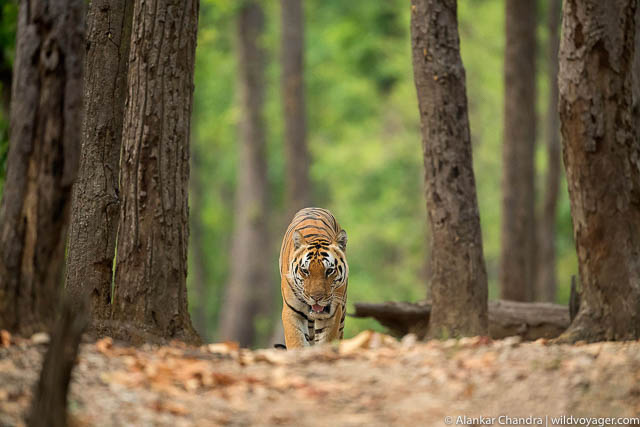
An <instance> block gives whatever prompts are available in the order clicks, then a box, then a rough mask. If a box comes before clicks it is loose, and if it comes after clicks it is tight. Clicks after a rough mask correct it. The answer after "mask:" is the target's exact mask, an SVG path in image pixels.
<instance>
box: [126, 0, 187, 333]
mask: <svg viewBox="0 0 640 427" xmlns="http://www.w3.org/2000/svg"><path fill="white" fill-rule="evenodd" d="M133 17H134V18H133V29H132V33H131V52H130V55H129V64H130V67H129V76H128V102H127V107H126V112H125V116H124V131H123V144H124V147H123V148H124V151H123V154H122V161H121V175H120V176H121V180H120V183H121V187H120V188H121V191H120V193H121V197H122V205H121V209H120V225H119V233H118V253H117V263H116V279H115V280H116V281H115V289H114V302H113V320H114V321H115V322H114V324H113V326H114V328H115V332H114V335H115V336H117V337H119V338H122V339H126V340H130V341H133V342H140V341H147V340H149V339H153V338H154V337H156V338H159V339H170V338H177V339H181V340H184V341H188V342H194V341H198V340H199V338H198V336H197V334H196V332H195V330H194V329H193V326H192V325H191V319H190V317H189V312H188V310H187V286H186V277H187V241H188V237H189V210H188V209H189V208H188V189H189V130H190V129H189V126H190V121H191V107H192V98H193V70H194V63H195V61H194V59H195V48H196V33H197V24H198V0H146V1H145V0H136V1H135V3H134V9H133Z"/></svg>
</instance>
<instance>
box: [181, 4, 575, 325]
mask: <svg viewBox="0 0 640 427" xmlns="http://www.w3.org/2000/svg"><path fill="white" fill-rule="evenodd" d="M232 4H234V2H228V1H222V0H203V1H202V12H201V18H200V33H199V43H198V53H197V65H196V93H195V97H196V107H195V118H194V141H193V143H194V145H196V146H197V147H199V149H198V151H199V152H200V153H201V154H202V158H203V167H201V168H198V170H196V171H194V175H195V176H194V178H197V179H202V181H203V182H206V188H207V194H206V206H205V208H204V209H203V211H202V212H193V214H195V215H199V217H200V218H201V220H202V221H203V222H204V224H205V226H206V234H207V236H206V239H205V240H206V241H207V247H206V248H205V249H206V253H207V256H208V257H209V260H210V261H209V265H210V272H209V277H208V286H209V289H210V290H211V293H210V297H209V299H208V301H207V304H208V309H209V313H210V319H211V322H212V326H214V325H215V322H216V316H217V313H218V310H219V306H220V296H221V293H222V289H223V287H224V285H225V283H226V279H227V272H228V261H229V255H228V254H229V250H230V240H231V236H230V233H231V230H232V226H233V193H234V185H235V175H236V164H235V160H236V159H237V152H236V150H237V145H236V138H237V134H236V126H237V119H238V117H239V114H241V112H239V111H238V109H237V108H238V107H237V103H236V102H235V96H236V95H235V94H234V91H233V89H234V87H235V84H236V82H235V75H236V73H235V61H236V54H235V51H234V43H235V42H234V36H235V29H234V25H233V13H234V7H233V6H232ZM263 5H264V7H265V12H266V17H267V25H266V33H265V36H264V39H263V44H264V47H265V49H266V50H267V52H268V65H267V68H266V80H267V82H266V84H267V87H266V101H265V102H266V105H265V110H264V117H265V123H266V125H267V140H268V154H267V155H268V162H269V172H268V176H269V184H270V189H271V194H270V196H271V197H270V199H271V208H272V217H271V237H272V245H271V247H269V248H265V252H264V256H266V257H269V259H271V260H272V261H273V269H272V273H273V286H274V294H275V295H274V304H276V306H277V307H278V309H277V310H275V313H274V318H273V319H271V322H275V321H278V318H277V316H279V311H280V310H279V307H280V306H281V305H280V304H281V302H280V297H279V290H278V288H279V279H278V273H277V260H278V250H279V245H280V239H281V236H282V233H283V231H284V229H285V227H286V225H287V224H288V221H289V220H290V218H285V217H284V211H285V210H284V206H283V204H284V197H283V194H284V184H285V183H284V166H285V165H284V154H283V146H282V127H283V124H282V106H281V101H280V80H279V79H280V66H279V58H280V41H279V37H280V28H279V27H280V22H279V21H280V10H279V2H263ZM409 13H410V5H409V3H408V2H405V1H401V0H388V1H385V2H371V1H368V0H354V1H350V2H344V1H340V0H323V1H319V0H315V1H308V2H305V14H306V23H305V24H306V29H305V37H306V40H305V42H306V50H305V66H306V71H305V87H306V100H307V117H308V138H309V145H310V150H311V153H312V158H313V161H312V168H311V177H312V181H313V185H314V199H315V201H316V204H318V205H321V206H323V207H327V208H328V209H330V210H331V211H333V213H334V214H335V215H336V216H337V218H338V220H339V221H340V223H341V224H342V226H343V227H344V228H345V229H346V230H347V232H348V234H349V245H348V257H349V265H350V270H351V273H350V281H349V302H350V303H353V302H356V301H384V300H418V299H421V298H424V296H425V293H426V288H427V284H426V280H425V259H426V257H427V241H428V240H427V239H428V237H427V236H428V231H427V227H426V209H425V203H424V197H423V183H422V180H423V172H422V149H421V140H420V132H419V129H420V125H419V115H418V109H417V102H416V94H415V87H414V84H413V74H412V73H413V72H412V67H411V46H410V34H409V18H410V16H409ZM545 16H546V14H543V13H542V12H541V20H542V19H544V17H545ZM459 20H460V34H461V50H462V57H463V61H464V64H465V68H466V72H467V91H468V98H469V113H470V122H471V133H472V140H473V148H474V167H475V173H476V180H477V186H478V199H479V205H480V215H481V222H482V228H483V240H484V252H485V258H486V262H487V269H488V273H489V282H490V295H491V296H492V297H494V298H495V297H496V296H497V293H498V292H497V272H498V259H499V251H500V204H501V191H500V180H501V162H502V155H501V140H502V119H503V111H502V108H503V99H502V98H503V68H502V67H503V50H504V3H503V2H502V1H497V0H491V1H489V0H487V1H464V2H459ZM540 28H541V29H540V37H539V38H540V43H541V47H540V55H539V57H540V60H539V66H538V69H539V82H540V83H539V86H538V87H539V99H540V102H539V105H540V108H539V123H540V126H539V128H540V132H539V135H540V137H539V144H538V150H539V153H538V156H537V167H538V173H539V177H540V179H539V181H540V183H542V182H543V180H542V178H543V177H544V173H545V170H546V156H545V153H544V144H545V140H544V135H545V133H544V131H543V127H544V117H545V115H544V113H545V109H546V105H547V87H548V82H547V75H546V63H545V61H546V53H545V52H546V45H545V44H543V43H545V42H546V37H547V35H546V27H545V26H544V25H543V24H541V25H540ZM539 188H542V186H539ZM540 196H541V194H540ZM540 199H541V197H540ZM557 249H558V279H559V284H560V290H559V292H558V299H559V301H561V302H566V300H567V299H566V298H567V296H568V284H569V281H570V276H571V275H572V274H576V272H577V263H576V258H575V250H574V247H573V241H572V231H571V218H570V212H569V203H568V198H567V194H566V185H565V184H563V186H562V189H561V199H560V201H559V209H558V236H557ZM194 303H196V302H192V304H194ZM268 325H269V323H267V324H265V319H261V320H259V326H260V327H259V329H260V331H261V332H262V334H263V336H267V335H268V333H269V330H270V327H269V326H268ZM364 328H376V329H379V326H377V325H376V324H375V322H372V321H368V320H356V319H349V320H348V321H347V327H346V335H347V336H351V335H353V334H355V333H357V332H358V331H359V330H362V329H364Z"/></svg>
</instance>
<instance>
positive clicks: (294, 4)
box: [281, 0, 311, 220]
mask: <svg viewBox="0 0 640 427" xmlns="http://www.w3.org/2000/svg"><path fill="white" fill-rule="evenodd" d="M281 9H282V103H283V105H284V146H285V154H286V159H287V183H286V191H287V212H288V215H287V218H288V219H289V220H290V219H291V218H293V216H294V215H295V213H296V212H298V211H299V210H300V209H302V208H304V207H308V206H309V203H310V201H311V185H310V184H309V152H308V150H307V143H306V117H305V103H304V10H303V5H302V0H282V1H281Z"/></svg>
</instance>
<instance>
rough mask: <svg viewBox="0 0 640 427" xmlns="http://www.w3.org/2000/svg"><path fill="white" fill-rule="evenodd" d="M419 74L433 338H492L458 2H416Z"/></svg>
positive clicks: (413, 18) (413, 24) (416, 68)
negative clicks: (458, 18) (459, 29)
mask: <svg viewBox="0 0 640 427" xmlns="http://www.w3.org/2000/svg"><path fill="white" fill-rule="evenodd" d="M411 4H412V6H411V10H412V13H411V41H412V47H413V71H414V80H415V84H416V90H417V94H418V104H419V107H420V120H421V125H422V126H421V129H422V147H423V151H424V167H425V187H426V201H427V212H428V216H429V224H430V229H431V233H432V249H431V269H432V270H431V271H432V273H431V274H432V276H431V293H430V295H431V298H432V301H433V311H432V313H431V321H430V332H429V334H430V335H431V336H442V335H448V336H458V335H485V334H486V333H487V274H486V270H485V265H484V257H483V254H482V235H481V232H480V218H479V214H478V202H477V196H476V187H475V178H474V175H473V167H472V154H471V138H470V133H469V120H468V113H467V96H466V89H465V72H464V67H463V65H462V59H461V58H460V41H459V37H458V22H457V5H456V1H455V0H444V1H436V0H412V2H411Z"/></svg>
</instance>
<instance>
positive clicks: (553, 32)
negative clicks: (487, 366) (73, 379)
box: [535, 0, 562, 302]
mask: <svg viewBox="0 0 640 427" xmlns="http://www.w3.org/2000/svg"><path fill="white" fill-rule="evenodd" d="M561 14H562V1H561V0H551V1H550V2H549V17H548V27H549V51H548V63H549V64H548V66H549V69H548V72H549V104H548V106H547V176H546V182H545V192H544V202H543V203H544V204H543V207H542V215H541V217H540V224H539V227H540V228H539V230H538V256H537V261H538V271H537V273H536V275H535V277H536V287H535V299H536V300H537V301H548V302H553V301H555V299H556V207H557V205H558V190H559V187H560V174H561V172H562V171H561V168H560V131H559V118H558V46H559V45H560V37H559V30H560V18H561Z"/></svg>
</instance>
